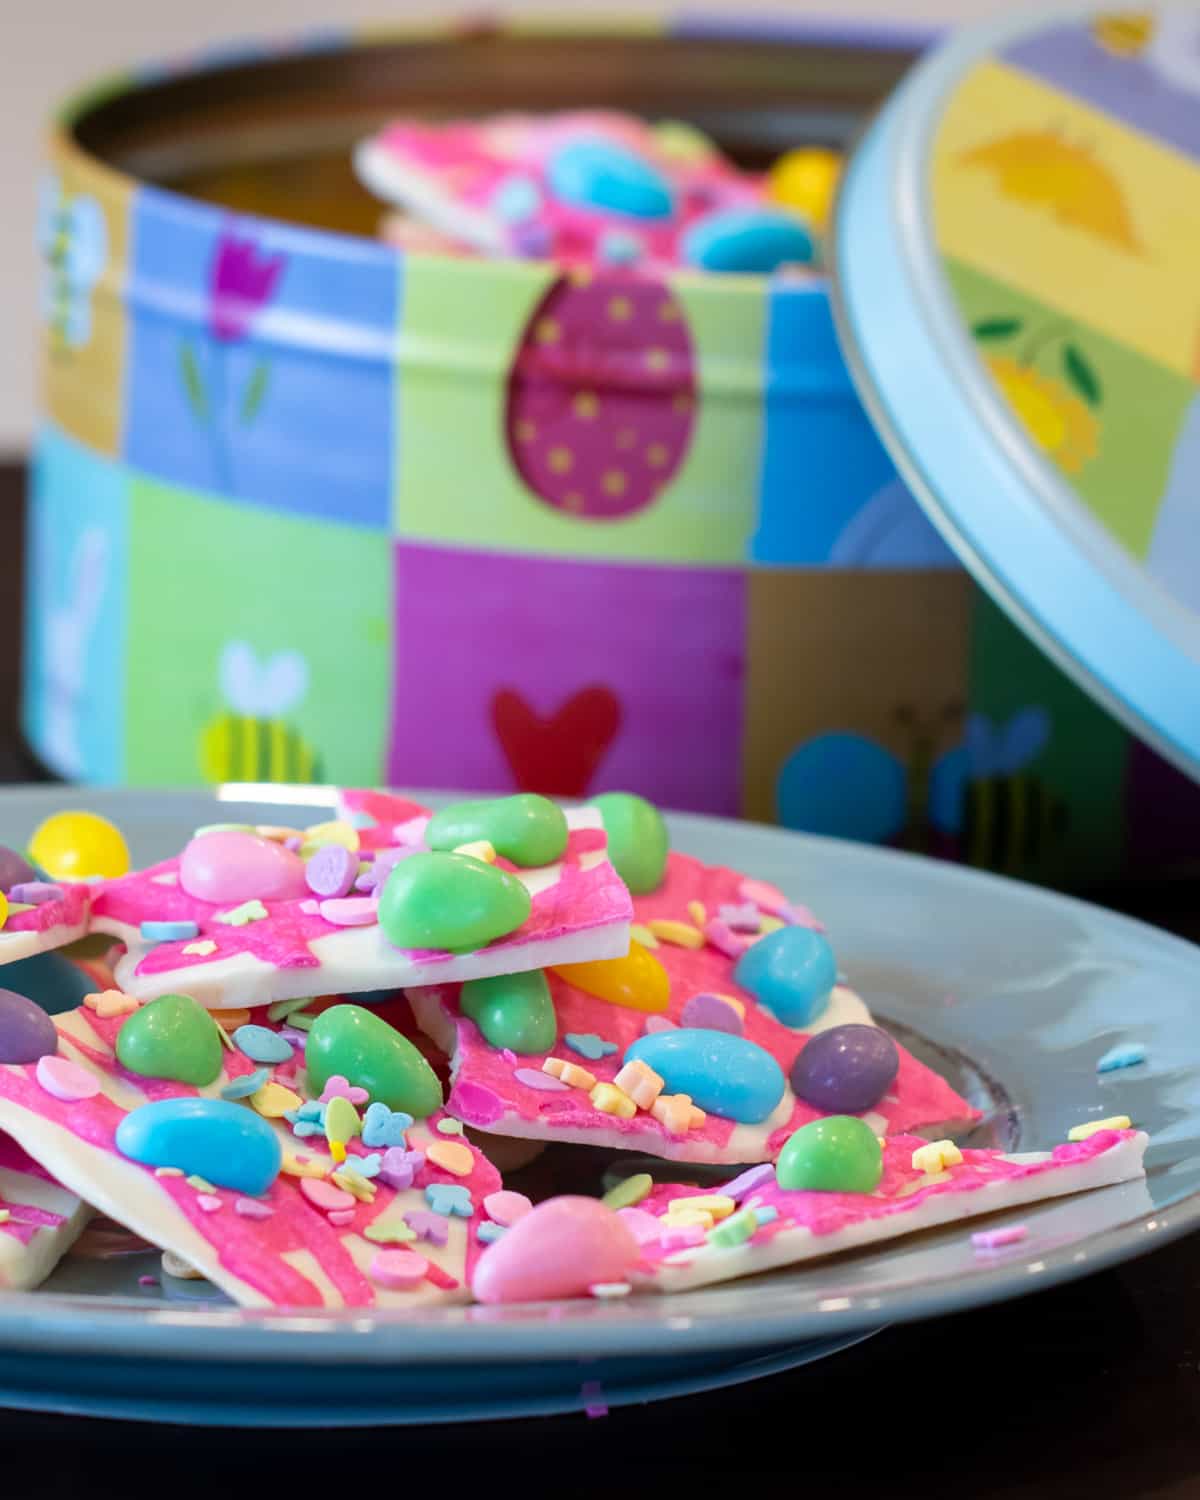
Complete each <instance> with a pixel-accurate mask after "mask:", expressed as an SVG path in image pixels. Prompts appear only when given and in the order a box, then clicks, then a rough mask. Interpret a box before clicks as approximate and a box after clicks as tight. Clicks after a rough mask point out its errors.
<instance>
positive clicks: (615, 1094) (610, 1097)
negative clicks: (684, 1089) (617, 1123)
mask: <svg viewBox="0 0 1200 1500" xmlns="http://www.w3.org/2000/svg"><path fill="white" fill-rule="evenodd" d="M591 1101H592V1103H593V1104H594V1105H595V1106H596V1108H597V1109H598V1110H600V1111H601V1113H602V1114H606V1115H618V1116H619V1117H620V1118H621V1119H622V1120H632V1119H633V1117H634V1115H636V1114H637V1105H636V1104H635V1103H634V1102H633V1100H632V1099H631V1098H630V1097H629V1095H628V1094H627V1093H626V1092H625V1091H624V1089H619V1088H618V1087H617V1086H616V1084H615V1083H598V1084H597V1085H596V1086H595V1088H594V1089H593V1090H592V1092H591ZM425 1154H426V1156H428V1155H429V1153H428V1151H427V1152H426V1153H425Z"/></svg>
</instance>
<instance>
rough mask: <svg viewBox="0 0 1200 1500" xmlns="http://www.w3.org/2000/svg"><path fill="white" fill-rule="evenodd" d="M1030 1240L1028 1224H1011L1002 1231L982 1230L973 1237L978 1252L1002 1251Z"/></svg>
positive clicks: (973, 1243) (972, 1241)
mask: <svg viewBox="0 0 1200 1500" xmlns="http://www.w3.org/2000/svg"><path fill="white" fill-rule="evenodd" d="M1028 1238H1029V1226H1028V1225H1027V1224H1009V1225H1006V1226H1005V1227H1004V1228H1002V1229H980V1230H979V1231H978V1232H977V1233H975V1234H973V1235H972V1236H971V1244H972V1245H974V1247H975V1249H976V1250H1002V1249H1003V1248H1004V1246H1005V1245H1019V1244H1020V1243H1021V1241H1022V1240H1024V1239H1028Z"/></svg>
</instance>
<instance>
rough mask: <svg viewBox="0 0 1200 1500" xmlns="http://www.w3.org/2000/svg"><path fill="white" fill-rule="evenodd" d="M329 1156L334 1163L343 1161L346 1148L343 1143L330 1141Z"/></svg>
mask: <svg viewBox="0 0 1200 1500" xmlns="http://www.w3.org/2000/svg"><path fill="white" fill-rule="evenodd" d="M329 1154H330V1156H332V1157H333V1159H334V1161H345V1160H346V1147H345V1145H344V1143H343V1142H341V1141H330V1142H329Z"/></svg>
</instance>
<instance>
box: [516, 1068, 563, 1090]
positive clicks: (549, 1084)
mask: <svg viewBox="0 0 1200 1500" xmlns="http://www.w3.org/2000/svg"><path fill="white" fill-rule="evenodd" d="M513 1077H514V1078H515V1079H516V1080H517V1082H518V1083H523V1084H524V1085H525V1087H526V1088H527V1089H543V1090H544V1091H545V1092H546V1093H547V1094H565V1093H567V1092H568V1090H569V1089H570V1084H567V1083H564V1082H563V1081H562V1079H561V1078H555V1077H554V1075H553V1074H552V1073H541V1072H539V1071H538V1070H537V1068H516V1069H515V1070H514V1072H513Z"/></svg>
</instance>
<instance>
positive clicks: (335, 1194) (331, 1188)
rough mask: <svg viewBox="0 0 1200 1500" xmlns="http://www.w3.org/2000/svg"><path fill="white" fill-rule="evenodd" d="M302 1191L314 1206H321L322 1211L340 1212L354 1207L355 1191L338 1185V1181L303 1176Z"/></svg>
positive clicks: (301, 1181)
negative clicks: (349, 1190) (350, 1191)
mask: <svg viewBox="0 0 1200 1500" xmlns="http://www.w3.org/2000/svg"><path fill="white" fill-rule="evenodd" d="M300 1191H301V1193H302V1194H303V1195H304V1197H305V1198H307V1199H308V1201H309V1202H310V1203H311V1204H312V1206H313V1207H314V1208H319V1209H320V1210H321V1211H322V1213H338V1212H339V1211H341V1210H344V1209H352V1208H353V1207H354V1202H355V1200H354V1194H353V1193H348V1192H347V1191H346V1190H345V1188H340V1187H338V1186H337V1184H336V1183H332V1182H327V1181H326V1180H325V1179H324V1178H322V1177H302V1178H301V1179H300Z"/></svg>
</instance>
